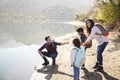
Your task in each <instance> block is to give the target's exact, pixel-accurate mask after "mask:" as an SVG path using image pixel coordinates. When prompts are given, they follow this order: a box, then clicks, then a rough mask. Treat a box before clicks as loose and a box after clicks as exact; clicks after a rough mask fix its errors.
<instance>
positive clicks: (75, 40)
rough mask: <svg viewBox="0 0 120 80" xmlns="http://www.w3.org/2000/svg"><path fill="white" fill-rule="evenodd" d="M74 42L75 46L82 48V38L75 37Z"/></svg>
mask: <svg viewBox="0 0 120 80" xmlns="http://www.w3.org/2000/svg"><path fill="white" fill-rule="evenodd" d="M73 44H74V46H75V47H77V48H80V44H81V43H80V40H79V39H78V38H75V39H74V40H73Z"/></svg>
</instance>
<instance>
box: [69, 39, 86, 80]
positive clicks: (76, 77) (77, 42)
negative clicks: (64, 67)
mask: <svg viewBox="0 0 120 80" xmlns="http://www.w3.org/2000/svg"><path fill="white" fill-rule="evenodd" d="M73 45H74V48H73V49H72V51H71V56H70V60H71V67H72V66H73V71H74V80H79V75H80V72H79V67H78V66H76V65H75V64H76V59H77V56H78V54H79V53H78V52H79V51H80V50H83V48H82V47H80V40H79V39H78V38H75V39H74V40H73ZM80 52H81V51H80ZM80 54H81V53H80ZM79 58H80V57H79ZM83 59H84V58H83ZM83 61H84V60H83ZM81 63H82V64H81ZM79 64H80V65H81V66H82V65H83V64H84V62H82V58H81V62H80V63H79V62H78V64H77V65H79Z"/></svg>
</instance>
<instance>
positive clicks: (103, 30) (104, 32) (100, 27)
mask: <svg viewBox="0 0 120 80" xmlns="http://www.w3.org/2000/svg"><path fill="white" fill-rule="evenodd" d="M95 26H96V27H97V28H99V29H100V31H101V32H102V34H100V33H95V34H97V35H105V34H108V31H107V30H106V29H105V28H104V27H103V26H102V25H100V24H96V25H95Z"/></svg>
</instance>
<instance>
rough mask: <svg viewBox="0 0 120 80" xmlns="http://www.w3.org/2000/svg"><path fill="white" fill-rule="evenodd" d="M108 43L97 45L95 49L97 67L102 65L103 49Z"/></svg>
mask: <svg viewBox="0 0 120 80" xmlns="http://www.w3.org/2000/svg"><path fill="white" fill-rule="evenodd" d="M107 44H108V42H104V43H103V44H101V45H99V46H98V48H97V62H98V63H99V65H103V56H102V53H103V51H104V49H105V48H106V46H107Z"/></svg>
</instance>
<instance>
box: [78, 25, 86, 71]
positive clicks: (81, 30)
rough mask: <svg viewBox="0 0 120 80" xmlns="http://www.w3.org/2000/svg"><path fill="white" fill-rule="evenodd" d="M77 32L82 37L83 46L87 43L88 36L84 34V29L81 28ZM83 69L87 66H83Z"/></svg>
mask: <svg viewBox="0 0 120 80" xmlns="http://www.w3.org/2000/svg"><path fill="white" fill-rule="evenodd" d="M76 31H77V33H78V35H79V36H80V40H81V43H82V44H83V43H84V42H85V41H86V39H87V37H86V35H85V34H84V30H83V28H81V27H80V28H78V29H77V30H76ZM85 49H86V48H85ZM81 68H82V69H84V68H85V64H83V66H82V67H81Z"/></svg>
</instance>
